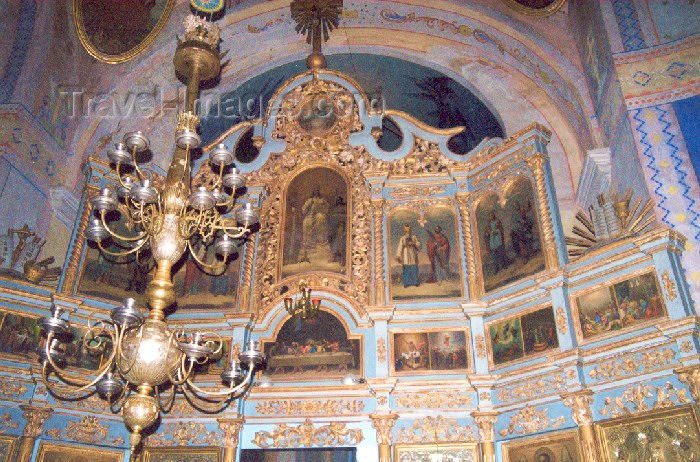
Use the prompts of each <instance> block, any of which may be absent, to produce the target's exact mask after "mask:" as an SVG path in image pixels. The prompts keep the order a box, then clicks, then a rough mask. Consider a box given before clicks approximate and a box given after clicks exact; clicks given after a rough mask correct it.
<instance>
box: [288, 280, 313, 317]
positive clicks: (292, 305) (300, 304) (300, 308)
mask: <svg viewBox="0 0 700 462" xmlns="http://www.w3.org/2000/svg"><path fill="white" fill-rule="evenodd" d="M299 292H301V297H299V298H298V299H297V300H296V301H294V299H293V298H292V297H284V308H285V309H286V310H287V312H288V313H289V314H290V315H291V316H292V317H294V316H298V317H300V318H301V319H309V318H313V317H314V316H316V314H317V313H318V310H319V309H321V299H320V298H311V289H309V288H308V287H307V286H306V282H305V281H301V282H300V283H299Z"/></svg>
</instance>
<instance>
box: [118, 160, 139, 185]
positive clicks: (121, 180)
mask: <svg viewBox="0 0 700 462" xmlns="http://www.w3.org/2000/svg"><path fill="white" fill-rule="evenodd" d="M121 164H122V163H121V162H117V168H116V171H117V178H118V179H119V184H120V185H122V187H123V188H124V189H126V190H128V189H129V186H127V185H126V184H124V179H123V178H122V173H121ZM125 176H129V175H125ZM131 177H132V178H133V175H132V176H131ZM136 179H138V178H136Z"/></svg>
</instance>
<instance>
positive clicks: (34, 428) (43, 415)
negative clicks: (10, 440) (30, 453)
mask: <svg viewBox="0 0 700 462" xmlns="http://www.w3.org/2000/svg"><path fill="white" fill-rule="evenodd" d="M19 408H20V409H22V417H24V421H25V422H24V430H22V436H26V437H29V438H38V437H39V436H41V434H42V433H43V431H44V423H45V422H46V420H47V419H48V418H49V417H51V413H52V412H53V409H51V408H48V407H36V406H24V405H23V406H20V407H19Z"/></svg>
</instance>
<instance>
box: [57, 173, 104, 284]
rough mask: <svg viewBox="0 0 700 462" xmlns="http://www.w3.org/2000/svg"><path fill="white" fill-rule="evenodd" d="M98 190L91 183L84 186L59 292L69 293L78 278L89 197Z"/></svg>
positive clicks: (98, 190)
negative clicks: (76, 227) (64, 274)
mask: <svg viewBox="0 0 700 462" xmlns="http://www.w3.org/2000/svg"><path fill="white" fill-rule="evenodd" d="M99 192H100V188H99V187H97V186H95V185H93V184H88V185H87V186H86V187H85V199H84V200H83V211H82V215H81V216H80V223H78V230H77V231H76V233H75V241H74V242H73V249H72V251H71V254H70V258H69V260H68V266H67V269H66V278H65V279H64V280H63V285H62V286H61V292H63V293H71V292H72V291H73V286H75V280H76V279H77V278H78V272H79V271H78V270H79V269H80V258H81V257H82V254H83V252H82V249H83V246H84V244H85V230H86V229H87V227H88V223H89V222H90V216H91V214H92V207H91V206H90V199H92V198H93V197H95V196H97V195H98V194H99Z"/></svg>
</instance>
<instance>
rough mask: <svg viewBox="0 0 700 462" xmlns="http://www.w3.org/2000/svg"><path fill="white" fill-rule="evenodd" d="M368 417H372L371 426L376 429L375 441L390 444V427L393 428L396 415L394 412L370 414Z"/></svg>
mask: <svg viewBox="0 0 700 462" xmlns="http://www.w3.org/2000/svg"><path fill="white" fill-rule="evenodd" d="M370 417H371V419H372V427H374V429H375V430H376V431H377V443H379V444H391V442H392V440H393V438H392V435H391V429H392V428H394V424H395V423H396V419H397V418H398V416H397V415H396V414H388V415H372V416H370Z"/></svg>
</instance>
